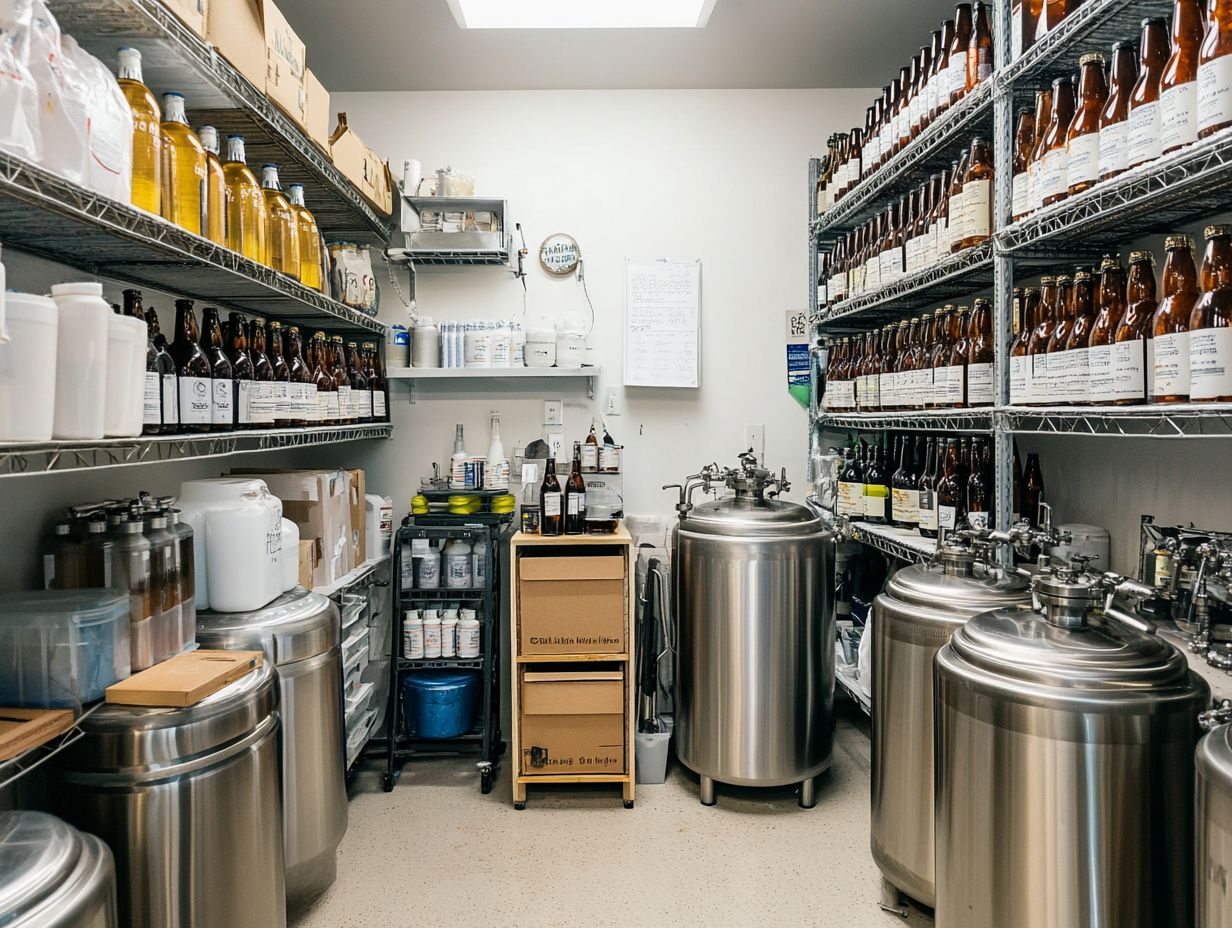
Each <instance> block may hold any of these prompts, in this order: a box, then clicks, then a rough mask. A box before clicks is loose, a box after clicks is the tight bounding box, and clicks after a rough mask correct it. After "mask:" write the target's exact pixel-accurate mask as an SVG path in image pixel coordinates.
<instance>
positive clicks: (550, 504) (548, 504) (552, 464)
mask: <svg viewBox="0 0 1232 928" xmlns="http://www.w3.org/2000/svg"><path fill="white" fill-rule="evenodd" d="M539 507H540V512H542V513H543V517H542V518H543V522H542V528H541V529H540V534H542V535H563V534H564V533H565V516H564V499H563V494H562V493H561V489H560V481H559V480H557V479H556V459H555V458H548V460H547V467H546V469H545V470H544V473H543V483H542V484H541V485H540V487H539Z"/></svg>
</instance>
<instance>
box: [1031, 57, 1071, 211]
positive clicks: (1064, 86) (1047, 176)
mask: <svg viewBox="0 0 1232 928" xmlns="http://www.w3.org/2000/svg"><path fill="white" fill-rule="evenodd" d="M1073 119H1074V84H1073V82H1072V81H1071V80H1070V79H1069V78H1068V77H1060V78H1057V79H1056V80H1055V81H1053V82H1052V121H1051V122H1049V124H1048V131H1047V132H1045V133H1044V153H1043V154H1044V158H1043V170H1042V171H1041V173H1040V174H1039V179H1038V189H1037V193H1038V195H1039V201H1040V206H1050V205H1051V204H1053V203H1057V202H1060V201H1061V200H1064V199H1065V198H1066V197H1067V196H1069V182H1068V180H1067V176H1068V173H1069V149H1067V148H1066V147H1065V142H1066V138H1067V137H1068V135H1069V124H1070V123H1071V122H1073Z"/></svg>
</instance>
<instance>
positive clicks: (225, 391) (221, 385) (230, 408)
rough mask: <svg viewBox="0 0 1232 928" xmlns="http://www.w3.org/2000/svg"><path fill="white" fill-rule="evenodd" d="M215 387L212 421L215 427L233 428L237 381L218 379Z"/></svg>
mask: <svg viewBox="0 0 1232 928" xmlns="http://www.w3.org/2000/svg"><path fill="white" fill-rule="evenodd" d="M213 385H214V400H213V410H212V414H211V417H210V421H211V422H213V423H214V425H225V426H228V427H229V426H231V425H234V424H235V407H234V401H235V381H234V380H231V379H230V378H227V379H222V378H219V379H216V380H214V382H213Z"/></svg>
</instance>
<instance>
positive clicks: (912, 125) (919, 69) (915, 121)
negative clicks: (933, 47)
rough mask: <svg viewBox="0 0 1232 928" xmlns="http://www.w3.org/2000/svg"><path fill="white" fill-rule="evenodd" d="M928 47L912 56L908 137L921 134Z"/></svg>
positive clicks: (911, 137) (912, 137)
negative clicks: (925, 58)
mask: <svg viewBox="0 0 1232 928" xmlns="http://www.w3.org/2000/svg"><path fill="white" fill-rule="evenodd" d="M927 54H929V50H928V49H927V48H921V49H920V50H919V52H917V53H916V54H915V55H912V56H911V97H910V99H909V101H908V104H907V137H908V138H910V139H914V138H915V137H916V136H917V135H919V134H920V127H921V126H922V125H923V112H924V67H925V63H924V56H925V55H927Z"/></svg>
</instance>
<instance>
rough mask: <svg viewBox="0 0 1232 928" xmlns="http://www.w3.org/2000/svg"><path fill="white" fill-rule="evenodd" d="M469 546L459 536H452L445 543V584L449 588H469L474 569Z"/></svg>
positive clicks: (471, 584)
mask: <svg viewBox="0 0 1232 928" xmlns="http://www.w3.org/2000/svg"><path fill="white" fill-rule="evenodd" d="M472 568H473V564H472V561H471V546H470V545H469V544H467V543H466V542H465V541H463V540H462V539H461V538H452V539H450V540H449V542H447V543H446V545H445V586H446V587H448V588H449V589H451V590H469V589H470V588H471V587H472V586H473V581H474V571H473V569H472Z"/></svg>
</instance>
